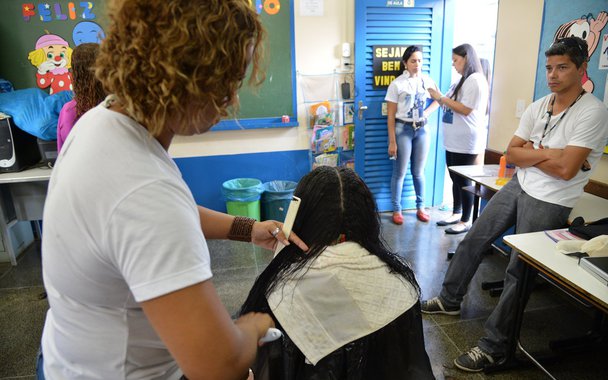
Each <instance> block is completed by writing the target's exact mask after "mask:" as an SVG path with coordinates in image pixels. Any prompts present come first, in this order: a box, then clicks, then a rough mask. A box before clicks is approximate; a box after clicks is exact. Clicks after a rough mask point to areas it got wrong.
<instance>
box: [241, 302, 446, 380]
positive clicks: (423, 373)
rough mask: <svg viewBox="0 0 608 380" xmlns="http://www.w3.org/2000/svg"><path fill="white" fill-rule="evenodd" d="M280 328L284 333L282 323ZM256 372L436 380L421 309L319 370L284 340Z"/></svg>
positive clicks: (262, 379)
mask: <svg viewBox="0 0 608 380" xmlns="http://www.w3.org/2000/svg"><path fill="white" fill-rule="evenodd" d="M276 322H277V321H276V320H275V323H276ZM277 327H278V328H279V329H281V330H282V328H281V326H280V325H279V324H278V323H277ZM253 372H254V374H255V379H256V380H368V379H371V380H410V379H411V380H427V379H435V377H434V376H433V372H432V370H431V363H430V361H429V357H428V355H427V353H426V351H425V348H424V335H423V329H422V316H421V313H420V303H417V304H416V305H414V306H413V307H412V308H410V309H409V310H408V311H406V312H405V313H403V314H401V315H400V316H399V317H398V318H397V319H395V320H394V321H392V322H391V323H389V324H388V325H386V326H384V327H383V328H381V329H380V330H378V331H376V332H374V333H372V334H369V335H367V336H364V337H362V338H359V339H357V340H355V341H353V342H350V343H348V344H346V345H345V346H343V347H341V348H339V349H338V350H336V351H334V352H332V353H331V354H329V355H328V356H326V357H324V358H323V359H321V361H319V362H318V363H317V365H316V366H313V365H311V364H306V362H305V357H304V355H303V354H302V352H300V350H299V349H298V347H296V345H295V344H294V343H293V342H292V341H291V340H290V339H289V337H288V336H287V335H284V336H283V339H280V340H277V341H275V342H273V343H270V344H267V345H265V346H263V347H262V348H261V349H260V350H259V351H258V356H257V358H256V361H255V364H254V366H253Z"/></svg>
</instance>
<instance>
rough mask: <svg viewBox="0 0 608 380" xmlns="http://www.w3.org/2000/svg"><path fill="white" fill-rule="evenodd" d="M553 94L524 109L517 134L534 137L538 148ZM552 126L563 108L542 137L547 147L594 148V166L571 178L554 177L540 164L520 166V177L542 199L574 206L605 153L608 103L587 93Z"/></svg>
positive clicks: (591, 160) (523, 185)
mask: <svg viewBox="0 0 608 380" xmlns="http://www.w3.org/2000/svg"><path fill="white" fill-rule="evenodd" d="M550 98H551V95H547V96H545V97H544V98H541V99H539V100H537V101H535V102H534V103H532V104H531V105H530V106H529V107H528V108H527V109H526V111H525V112H524V114H523V115H522V117H521V120H520V122H519V128H517V131H515V135H516V136H517V137H520V138H522V139H524V140H526V141H533V142H534V147H535V148H536V149H538V146H539V143H540V141H541V138H542V135H543V130H544V129H545V124H546V121H547V118H546V114H547V105H548V104H549V101H550ZM564 112H566V114H565V115H564V117H563V118H562V120H561V121H559V124H558V125H557V126H556V127H555V128H554V129H553V130H551V127H553V126H554V125H555V123H556V122H557V120H559V119H560V117H561V116H562V115H563V112H562V113H560V114H558V115H554V116H553V117H552V120H551V121H550V122H549V126H548V128H547V131H549V130H551V132H549V133H547V134H546V136H545V138H544V139H543V140H542V143H543V146H544V147H545V148H555V149H563V148H565V147H566V146H567V145H570V146H578V147H583V148H589V149H592V151H591V153H589V156H588V157H587V161H589V164H591V170H589V171H586V172H584V171H582V170H579V171H578V173H577V174H576V176H575V177H574V178H572V179H570V180H568V181H566V180H563V179H560V178H556V177H553V176H551V175H549V174H547V173H545V172H543V171H542V170H540V169H538V168H536V167H533V166H532V167H529V168H525V169H523V168H519V169H518V170H517V178H518V179H519V183H520V184H521V188H522V189H523V190H524V191H525V192H526V193H527V194H529V195H530V196H532V197H534V198H536V199H540V200H541V201H545V202H549V203H554V204H558V205H561V206H565V207H573V206H574V204H575V203H576V201H577V199H578V198H579V197H580V195H581V194H582V193H583V188H584V187H585V185H586V184H587V182H588V181H589V177H590V176H591V174H592V173H593V170H595V168H596V167H597V162H598V160H599V158H600V157H601V155H602V152H603V150H604V146H606V142H607V141H606V139H607V138H608V110H607V109H606V106H605V105H604V104H603V103H602V102H600V101H599V100H598V99H597V98H596V97H595V96H593V95H591V94H585V95H583V96H582V97H581V98H580V99H579V100H578V101H577V102H576V104H574V106H572V107H571V108H570V109H569V110H567V111H564Z"/></svg>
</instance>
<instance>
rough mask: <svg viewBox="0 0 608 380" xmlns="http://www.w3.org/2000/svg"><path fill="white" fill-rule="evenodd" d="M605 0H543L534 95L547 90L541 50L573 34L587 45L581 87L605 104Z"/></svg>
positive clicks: (607, 43) (607, 12)
mask: <svg viewBox="0 0 608 380" xmlns="http://www.w3.org/2000/svg"><path fill="white" fill-rule="evenodd" d="M607 23H608V0H576V1H572V0H545V8H544V13H543V24H542V30H541V38H540V46H539V52H538V67H537V71H536V83H535V87H534V99H535V100H536V99H539V98H541V97H543V96H545V95H548V94H549V92H550V91H549V88H548V87H547V80H546V75H545V60H546V59H545V50H547V49H548V48H549V47H550V46H551V44H552V43H553V42H554V41H555V40H556V39H559V38H564V37H570V36H576V37H580V38H582V39H584V40H586V41H587V44H588V45H589V57H590V60H589V63H588V69H587V76H588V78H584V79H583V88H584V89H585V90H586V91H587V92H590V93H593V95H595V96H596V97H597V98H598V99H600V100H602V101H603V102H604V103H605V104H607V105H608V91H606V84H607V83H608V82H607V81H606V76H607V75H608V27H607Z"/></svg>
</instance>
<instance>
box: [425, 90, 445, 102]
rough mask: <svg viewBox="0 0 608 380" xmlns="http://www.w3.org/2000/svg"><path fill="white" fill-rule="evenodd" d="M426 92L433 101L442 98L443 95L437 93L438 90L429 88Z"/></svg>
mask: <svg viewBox="0 0 608 380" xmlns="http://www.w3.org/2000/svg"><path fill="white" fill-rule="evenodd" d="M428 91H429V95H431V98H433V100H439V99H441V97H442V96H443V94H442V93H441V91H439V89H438V88H437V89H435V88H429V89H428Z"/></svg>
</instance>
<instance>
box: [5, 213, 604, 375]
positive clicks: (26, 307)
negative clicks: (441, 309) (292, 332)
mask: <svg viewBox="0 0 608 380" xmlns="http://www.w3.org/2000/svg"><path fill="white" fill-rule="evenodd" d="M405 214H406V216H405V223H404V224H403V225H402V226H395V225H393V224H392V223H390V214H383V215H382V220H383V223H384V225H383V227H384V231H383V233H384V237H385V239H386V240H387V242H388V243H389V245H390V246H391V247H392V248H393V249H394V250H396V251H398V252H399V253H400V254H401V255H403V256H404V257H406V258H407V259H408V260H409V261H410V263H411V265H412V267H413V268H414V271H415V272H416V275H417V278H418V281H419V283H420V286H421V288H422V290H423V297H424V298H428V297H431V296H434V295H436V294H437V293H438V292H439V289H440V287H441V282H442V280H443V276H444V273H445V270H446V268H447V265H448V262H447V261H446V251H447V250H448V249H452V248H455V247H456V245H457V244H458V242H459V241H460V240H461V239H462V237H461V236H450V235H446V234H445V233H444V232H443V228H440V227H437V226H435V224H434V221H436V220H439V219H440V218H442V217H443V216H446V213H445V212H440V211H438V210H432V212H431V215H432V217H433V219H432V220H431V223H428V224H424V223H420V222H417V221H416V217H415V214H414V212H406V213H405ZM209 247H210V250H211V261H212V267H213V272H214V279H213V281H214V283H215V286H216V287H217V289H218V292H219V294H220V296H221V298H222V300H223V302H224V304H225V305H226V308H227V309H228V311H229V312H230V313H234V312H236V310H237V309H238V308H239V306H240V304H241V302H243V300H244V298H245V296H246V294H247V292H248V290H249V288H250V287H251V285H252V283H253V281H254V280H255V277H256V276H257V275H258V274H259V273H260V272H261V271H262V270H263V269H264V267H265V266H266V264H267V263H268V261H269V260H270V259H271V257H272V255H271V253H270V252H269V251H266V250H263V249H260V248H257V247H253V246H251V245H249V244H245V243H237V242H228V241H212V242H210V244H209ZM505 266H506V260H505V259H504V258H502V257H500V256H499V255H489V256H488V257H487V258H486V259H485V260H484V262H483V263H482V265H481V267H480V269H479V271H478V272H477V275H476V276H475V278H474V279H473V283H472V284H471V287H470V289H469V293H468V296H467V297H466V299H465V301H464V303H463V305H462V315H461V316H459V317H448V316H425V317H424V329H425V338H426V347H427V352H428V354H429V356H430V358H431V362H432V363H433V370H434V373H435V375H436V377H437V378H438V379H496V380H506V379H546V378H547V377H546V376H545V375H544V374H543V373H542V372H541V371H540V370H538V369H536V368H534V367H531V368H527V369H514V370H511V371H509V372H503V373H499V374H492V375H485V374H467V373H464V372H461V371H459V370H457V369H455V368H454V366H453V364H452V360H453V359H454V357H455V356H457V355H458V354H459V353H460V352H462V351H463V350H466V349H468V348H469V347H471V346H472V345H474V344H475V343H476V341H477V339H478V338H479V337H480V336H481V334H482V333H483V322H484V320H485V318H486V317H487V316H488V315H489V313H490V312H491V310H492V308H493V307H494V305H495V304H496V302H497V299H496V298H492V297H490V296H489V295H488V294H487V292H484V291H482V290H481V288H480V284H481V281H487V280H493V279H501V278H502V274H503V271H504V268H505ZM41 277H42V276H41V265H40V248H39V245H38V244H34V245H33V246H32V247H30V248H29V249H28V250H27V251H26V252H25V253H24V254H23V255H21V257H20V259H19V265H18V266H17V267H14V268H11V267H10V266H8V265H0V379H33V378H34V376H33V375H34V360H35V355H36V351H37V349H38V345H39V340H40V334H41V331H42V325H43V321H44V314H45V312H46V309H47V307H48V304H47V302H46V300H45V299H40V298H39V296H40V294H41V293H42V292H43V287H42V278H41ZM526 310H527V311H526V315H525V320H524V326H523V329H522V342H523V344H524V345H525V346H527V347H528V348H530V349H531V350H533V351H544V352H547V342H548V341H549V340H551V339H556V338H560V337H569V336H576V335H580V334H582V333H584V332H585V331H586V330H587V329H588V328H589V326H590V325H591V320H592V313H591V312H590V311H589V310H585V309H583V308H582V307H581V306H578V305H575V304H573V302H572V301H570V300H569V299H568V297H566V296H565V295H563V294H562V293H560V292H559V291H557V290H555V288H553V287H552V286H550V285H547V284H541V286H539V288H538V289H537V290H536V291H535V292H534V294H533V295H532V298H531V300H530V303H529V305H528V308H527V309H526ZM607 354H608V349H607V348H606V346H604V349H603V350H602V351H598V350H594V351H592V352H591V353H585V354H577V355H571V356H568V357H565V358H563V359H561V360H558V361H556V362H553V363H550V364H548V365H547V367H548V369H549V370H550V371H551V372H553V373H554V375H555V377H556V378H558V379H594V380H595V379H605V378H607V375H606V374H608V361H607V360H606V358H607V357H608V356H606V355H607Z"/></svg>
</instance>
